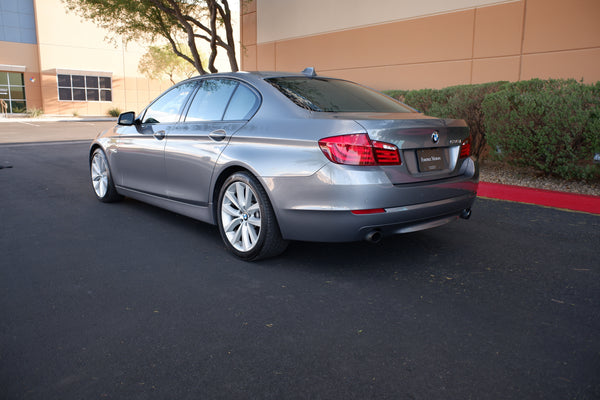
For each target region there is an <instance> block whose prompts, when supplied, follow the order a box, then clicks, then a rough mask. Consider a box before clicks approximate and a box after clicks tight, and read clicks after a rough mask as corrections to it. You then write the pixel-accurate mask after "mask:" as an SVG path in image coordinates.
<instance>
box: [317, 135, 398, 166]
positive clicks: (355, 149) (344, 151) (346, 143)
mask: <svg viewBox="0 0 600 400" xmlns="http://www.w3.org/2000/svg"><path fill="white" fill-rule="evenodd" d="M319 147H320V148H321V151H322V152H323V154H325V157H327V158H328V159H329V160H330V161H332V162H334V163H336V164H344V165H400V164H401V163H402V162H401V161H400V154H399V152H398V147H396V146H394V145H393V144H390V143H384V142H377V141H371V139H370V138H369V135H367V134H366V133H359V134H353V135H341V136H332V137H328V138H325V139H321V140H319Z"/></svg>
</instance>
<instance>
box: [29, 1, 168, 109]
mask: <svg viewBox="0 0 600 400" xmlns="http://www.w3.org/2000/svg"><path fill="white" fill-rule="evenodd" d="M34 4H35V12H36V20H37V36H38V48H39V63H40V65H39V70H40V77H41V97H42V99H43V108H44V112H45V113H46V114H60V115H68V114H74V113H76V114H79V115H106V113H107V111H108V110H109V109H111V108H119V109H121V110H136V111H139V110H141V109H142V108H143V107H144V106H145V105H146V104H147V103H148V102H149V101H150V100H151V99H153V98H154V97H156V96H157V95H158V94H159V93H160V92H161V91H162V90H164V89H166V88H167V87H169V86H170V83H169V82H168V81H152V80H149V79H146V78H145V77H144V76H142V75H141V74H140V73H139V72H138V70H137V68H138V61H139V59H140V58H141V56H142V55H143V54H144V53H145V51H146V49H145V48H144V47H141V46H140V45H138V44H136V43H128V44H127V45H126V46H125V45H124V44H123V43H121V42H120V41H118V42H116V43H111V42H110V41H107V37H109V36H110V34H109V33H108V32H106V31H103V30H101V29H99V28H98V27H96V26H95V25H94V24H93V23H92V22H90V21H86V20H83V19H82V18H81V17H79V16H78V15H76V14H74V13H68V12H67V11H66V9H65V6H64V5H63V3H62V2H61V1H60V0H35V1H34ZM57 72H58V73H61V72H62V73H68V72H71V73H73V74H88V75H101V76H110V77H111V78H112V102H99V101H89V102H82V101H59V100H58V85H57V79H56V75H57Z"/></svg>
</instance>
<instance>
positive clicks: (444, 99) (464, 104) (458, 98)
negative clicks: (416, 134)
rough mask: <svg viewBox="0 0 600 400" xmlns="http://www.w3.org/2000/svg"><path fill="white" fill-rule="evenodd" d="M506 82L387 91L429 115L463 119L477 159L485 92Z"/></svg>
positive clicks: (482, 143)
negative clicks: (437, 88) (468, 130)
mask: <svg viewBox="0 0 600 400" xmlns="http://www.w3.org/2000/svg"><path fill="white" fill-rule="evenodd" d="M505 84H506V82H492V83H484V84H479V85H460V86H453V87H448V88H445V89H439V90H436V89H421V90H412V91H399V90H397V91H390V92H388V94H393V95H394V96H393V97H395V98H397V99H399V100H400V101H403V102H405V103H406V104H408V105H410V106H411V107H413V108H416V109H417V110H419V111H420V112H423V113H425V114H427V115H430V116H432V117H439V118H453V119H464V120H465V121H466V122H467V124H468V125H469V128H470V130H471V140H472V144H471V149H472V153H473V155H474V156H475V157H477V158H479V157H481V155H482V154H483V152H484V151H485V149H486V144H487V139H486V134H485V124H484V115H483V111H482V110H481V103H482V102H483V99H485V97H486V96H487V95H488V94H490V93H494V92H496V91H498V90H499V89H500V88H501V87H503V85H505Z"/></svg>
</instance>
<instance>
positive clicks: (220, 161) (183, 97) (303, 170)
mask: <svg viewBox="0 0 600 400" xmlns="http://www.w3.org/2000/svg"><path fill="white" fill-rule="evenodd" d="M470 147H471V146H470V139H469V129H468V127H467V125H466V124H465V122H464V121H462V120H450V119H438V118H432V117H428V116H425V115H423V114H421V113H419V112H417V111H416V110H414V109H412V108H410V107H408V106H406V105H405V104H402V103H400V102H398V101H396V100H394V99H392V98H389V97H387V96H385V95H383V94H381V93H379V92H376V91H373V90H371V89H368V88H366V87H364V86H361V85H358V84H356V83H352V82H349V81H345V80H340V79H333V78H326V77H321V76H318V75H316V74H315V72H314V70H313V69H306V70H305V71H303V72H302V73H299V74H292V73H281V72H253V73H247V72H239V73H225V74H213V75H207V76H202V77H196V78H192V79H189V80H186V81H183V82H181V83H179V84H177V85H175V86H173V87H171V88H170V89H168V90H167V91H166V92H164V93H163V94H162V95H160V96H159V97H158V98H157V99H156V100H154V101H153V102H152V103H151V104H150V105H148V106H147V107H146V108H145V109H144V110H143V111H142V112H141V113H140V114H139V115H135V113H133V112H126V113H123V114H121V115H120V116H119V119H118V124H117V125H116V126H115V127H113V128H112V129H109V130H107V131H105V132H102V133H101V134H100V135H98V137H97V138H96V139H95V140H94V141H93V143H92V145H91V148H90V154H89V163H90V175H91V182H92V186H93V189H94V193H95V195H96V197H97V198H98V199H99V200H100V201H103V202H114V201H118V200H120V199H121V198H122V197H123V196H127V197H130V198H134V199H137V200H140V201H143V202H147V203H150V204H153V205H156V206H159V207H163V208H165V209H168V210H171V211H174V212H177V213H180V214H183V215H186V216H189V217H192V218H195V219H198V220H201V221H204V222H207V223H210V224H216V225H217V226H218V228H219V231H220V233H221V236H222V238H223V241H224V243H225V245H226V246H227V248H228V249H229V250H230V251H231V252H232V253H233V254H235V255H236V256H238V257H240V258H242V259H245V260H257V259H261V258H266V257H273V256H276V255H278V254H280V253H282V252H283V251H284V250H285V248H286V246H287V244H288V241H290V240H303V241H318V242H345V241H357V240H368V241H373V242H376V241H379V240H381V238H383V237H385V236H388V235H393V234H398V233H404V232H412V231H417V230H422V229H428V228H432V227H436V226H439V225H442V224H445V223H447V222H450V221H453V220H455V219H457V218H458V217H462V218H468V217H469V216H470V214H471V205H472V204H473V202H474V200H475V197H476V192H477V185H478V177H479V170H478V166H477V163H476V161H475V160H474V159H473V158H472V157H471V154H470V152H471V149H470Z"/></svg>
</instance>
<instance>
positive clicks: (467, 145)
mask: <svg viewBox="0 0 600 400" xmlns="http://www.w3.org/2000/svg"><path fill="white" fill-rule="evenodd" d="M469 156H471V138H468V139H465V140H463V141H462V143H461V144H460V155H459V156H458V157H459V158H467V157H469Z"/></svg>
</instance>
